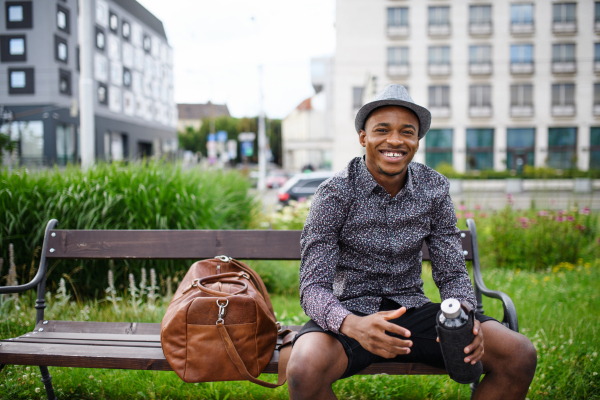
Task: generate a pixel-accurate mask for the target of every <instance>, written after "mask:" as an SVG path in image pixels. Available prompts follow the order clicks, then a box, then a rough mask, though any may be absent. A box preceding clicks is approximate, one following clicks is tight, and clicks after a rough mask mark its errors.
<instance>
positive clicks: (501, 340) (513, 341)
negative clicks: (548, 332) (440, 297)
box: [473, 321, 537, 400]
mask: <svg viewBox="0 0 600 400" xmlns="http://www.w3.org/2000/svg"><path fill="white" fill-rule="evenodd" d="M481 330H482V331H483V349H484V350H483V351H484V353H483V357H482V358H481V362H482V363H483V370H484V371H485V378H483V380H482V381H481V383H480V384H479V387H478V388H477V390H476V391H475V395H474V397H473V399H475V400H479V399H486V400H496V399H524V398H525V396H526V395H527V391H528V390H529V385H530V384H531V381H532V380H533V376H534V374H535V367H536V365H537V353H536V351H535V347H533V344H531V341H530V340H529V339H528V338H527V337H525V336H523V335H521V334H520V333H517V332H513V331H511V330H510V329H508V328H507V327H505V326H504V325H502V324H499V323H497V322H495V321H486V322H484V323H482V324H481Z"/></svg>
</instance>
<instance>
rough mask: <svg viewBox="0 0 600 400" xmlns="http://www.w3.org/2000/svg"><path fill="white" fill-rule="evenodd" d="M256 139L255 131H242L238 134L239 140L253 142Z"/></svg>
mask: <svg viewBox="0 0 600 400" xmlns="http://www.w3.org/2000/svg"><path fill="white" fill-rule="evenodd" d="M254 139H256V133H254V132H242V133H240V134H239V135H238V140H239V141H240V142H253V141H254Z"/></svg>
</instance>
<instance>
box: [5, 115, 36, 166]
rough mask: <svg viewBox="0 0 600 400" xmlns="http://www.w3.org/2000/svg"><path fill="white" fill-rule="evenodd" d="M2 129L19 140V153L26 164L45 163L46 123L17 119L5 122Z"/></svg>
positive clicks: (12, 137)
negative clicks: (8, 122)
mask: <svg viewBox="0 0 600 400" xmlns="http://www.w3.org/2000/svg"><path fill="white" fill-rule="evenodd" d="M0 131H1V132H2V133H4V134H7V135H9V136H10V138H11V139H12V140H15V141H17V142H18V155H19V157H20V159H21V162H22V163H24V164H29V163H35V164H44V123H43V122H42V121H15V122H11V123H10V124H4V125H2V127H1V128H0Z"/></svg>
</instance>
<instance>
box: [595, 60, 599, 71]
mask: <svg viewBox="0 0 600 400" xmlns="http://www.w3.org/2000/svg"><path fill="white" fill-rule="evenodd" d="M594 72H600V61H594Z"/></svg>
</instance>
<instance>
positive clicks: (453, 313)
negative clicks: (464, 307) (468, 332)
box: [441, 299, 460, 319]
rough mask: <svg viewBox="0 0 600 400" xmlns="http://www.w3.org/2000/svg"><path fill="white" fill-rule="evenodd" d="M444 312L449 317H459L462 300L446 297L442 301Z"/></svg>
mask: <svg viewBox="0 0 600 400" xmlns="http://www.w3.org/2000/svg"><path fill="white" fill-rule="evenodd" d="M441 308H442V312H443V313H444V317H446V318H448V319H452V318H458V316H459V315H460V302H459V301H458V300H456V299H446V300H444V301H443V302H442V307H441Z"/></svg>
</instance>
